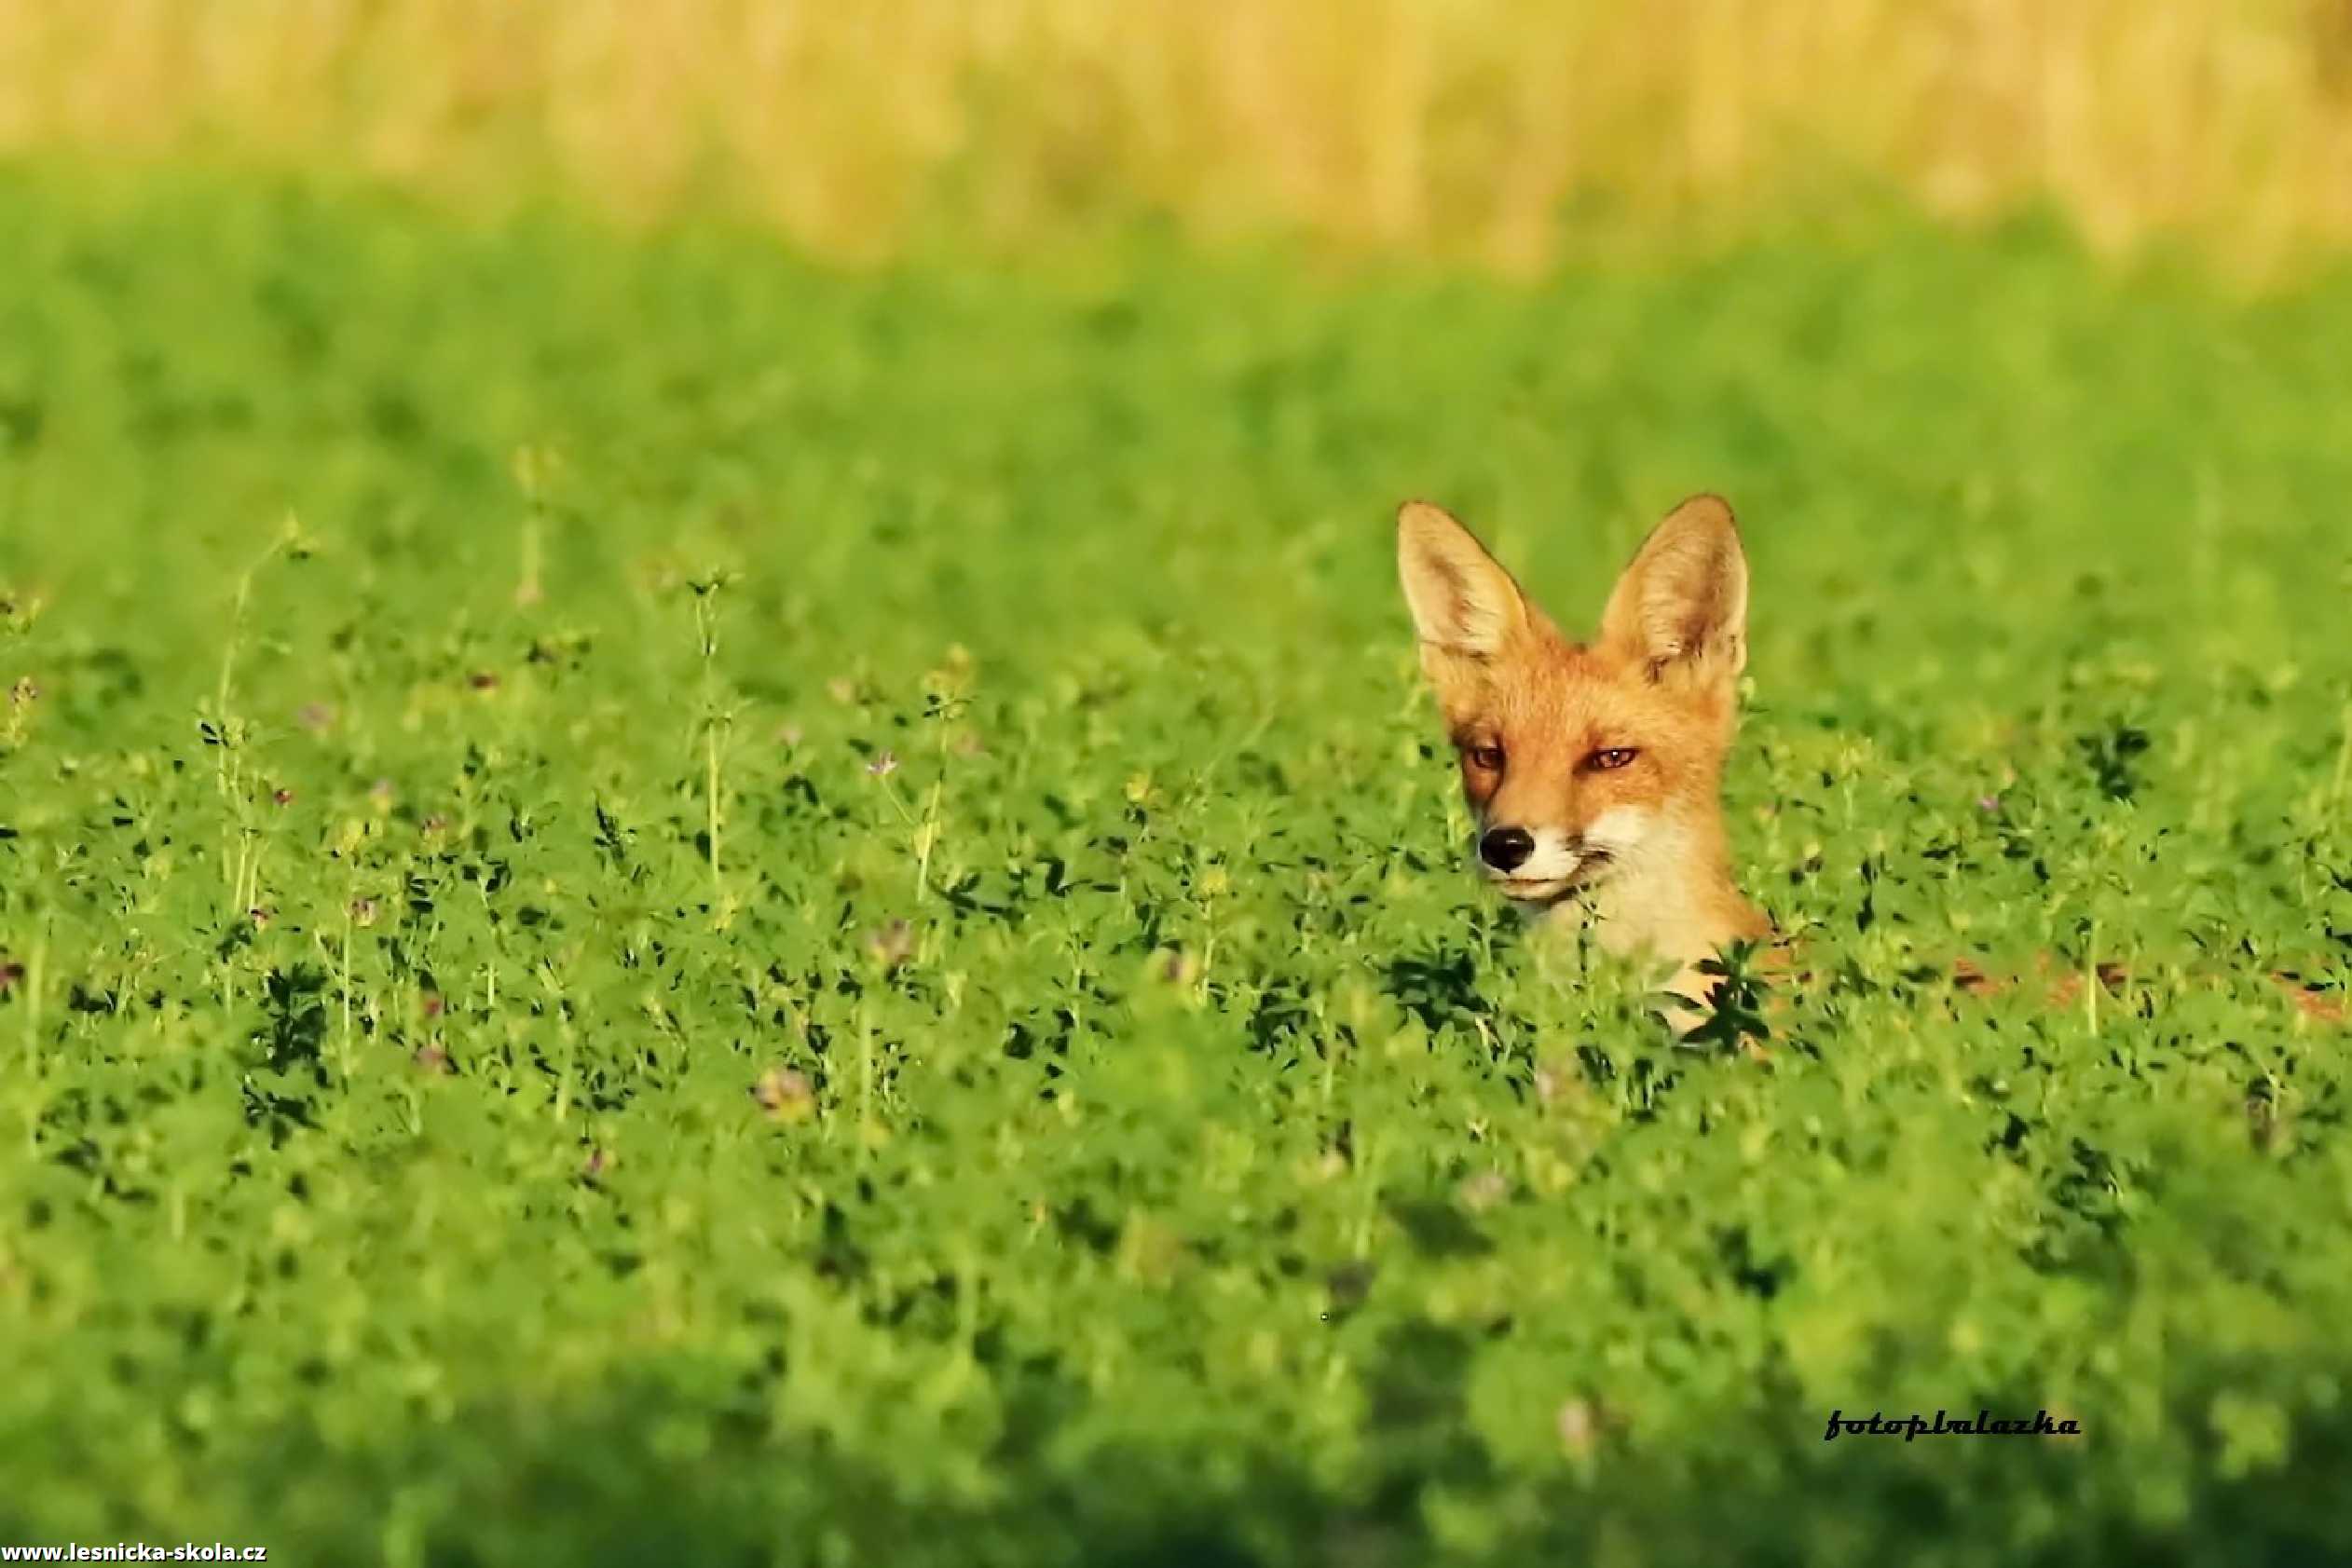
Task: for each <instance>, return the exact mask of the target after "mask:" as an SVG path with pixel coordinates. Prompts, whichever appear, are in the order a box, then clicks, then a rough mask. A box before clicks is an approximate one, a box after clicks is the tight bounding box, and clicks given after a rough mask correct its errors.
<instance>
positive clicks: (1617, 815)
mask: <svg viewBox="0 0 2352 1568" xmlns="http://www.w3.org/2000/svg"><path fill="white" fill-rule="evenodd" d="M1397 565H1398V573H1399V576H1400V578H1401V579H1402V583H1403V586H1404V594H1405V601H1406V604H1407V605H1408V607H1410V608H1411V610H1412V612H1413V622H1414V630H1415V634H1416V635H1417V636H1418V637H1419V639H1420V648H1421V667H1422V670H1423V671H1424V673H1426V675H1428V677H1429V684H1430V686H1431V688H1432V689H1433V690H1434V691H1435V693H1436V695H1437V700H1438V706H1439V708H1440V710H1441V712H1442V713H1443V716H1444V719H1445V725H1446V729H1447V733H1448V735H1449V737H1450V738H1451V739H1452V741H1453V743H1454V745H1455V749H1456V752H1457V753H1458V754H1459V757H1460V763H1461V772H1462V790H1463V793H1464V795H1465V796H1466V797H1467V798H1468V799H1469V801H1470V810H1471V812H1472V814H1473V815H1474V816H1475V818H1476V819H1477V823H1478V827H1479V833H1480V839H1481V848H1480V850H1479V852H1478V853H1479V856H1480V862H1481V865H1482V866H1483V867H1484V869H1485V870H1486V873H1487V878H1488V880H1489V881H1491V882H1493V883H1495V884H1496V885H1497V887H1498V889H1499V890H1500V891H1501V892H1502V893H1505V894H1506V895H1508V896H1510V897H1511V898H1513V899H1516V900H1517V901H1518V902H1519V903H1520V904H1521V905H1522V906H1523V907H1525V908H1527V909H1528V910H1529V911H1530V912H1531V913H1533V914H1535V915H1537V916H1538V917H1539V918H1542V919H1545V920H1579V921H1588V922H1590V923H1591V924H1592V926H1593V930H1594V932H1595V934H1596V935H1597V936H1598V938H1599V940H1600V943H1601V946H1602V947H1603V948H1605V949H1607V950H1608V951H1611V952H1615V953H1620V954H1627V955H1647V956H1649V957H1652V958H1655V959H1660V960H1665V961H1671V962H1673V963H1674V964H1675V965H1676V966H1677V969H1676V972H1675V976H1674V979H1673V980H1672V981H1671V982H1670V985H1669V989H1671V990H1673V991H1675V992H1676V993H1677V994H1679V995H1680V996H1682V997H1684V998H1686V999H1688V1000H1689V1001H1690V1002H1699V1003H1703V1002H1705V1001H1706V1000H1707V999H1709V998H1710V997H1711V996H1712V995H1713V993H1714V990H1715V986H1716V980H1715V978H1714V977H1713V976H1711V975H1707V974H1706V973H1705V972H1704V971H1702V969H1701V968H1700V967H1699V965H1700V964H1701V963H1702V962H1703V961H1705V960H1706V959H1707V958H1708V957H1710V956H1711V955H1713V954H1715V953H1717V952H1719V951H1720V950H1721V949H1722V948H1724V947H1725V946H1726V945H1727V944H1729V943H1731V942H1734V941H1741V940H1753V939H1759V938H1763V937H1767V936H1770V935H1771V934H1772V928H1771V922H1770V921H1769V920H1767V919H1766V918H1765V917H1764V915H1763V914H1762V913H1761V912H1760V911H1758V910H1757V908H1756V907H1754V906H1753V905H1751V904H1749V903H1748V902H1747V900H1746V899H1744V898H1743V897H1742V896H1741V894H1740V891H1739V889H1738V887H1737V886H1736V885H1734V883H1733V881H1732V878H1731V871H1730V853H1729V850H1728V847H1727V844H1726V840H1725V835H1724V826H1723V807H1722V780H1723V766H1724V760H1725V758H1726V757H1727V756H1728V755H1729V753H1730V746H1731V739H1732V734H1733V730H1734V729H1735V727H1736V724H1737V718H1738V712H1737V709H1738V702H1737V699H1738V680H1739V675H1740V672H1741V670H1742V669H1743V667H1744V666H1745V663H1746V659H1747V643H1746V637H1747V562H1746V558H1745V556H1744V554H1743V552H1742V550H1741V547H1740V536H1739V529H1738V526H1737V525H1736V524H1735V523H1734V522H1733V520H1732V516H1731V509H1730V507H1729V506H1728V505H1726V504H1725V503H1724V502H1723V501H1722V499H1721V498H1717V497H1715V496H1695V497H1693V498H1690V499H1689V500H1687V501H1685V502H1683V503H1682V505H1680V506H1678V507H1676V508H1675V510H1674V511H1673V512H1671V513H1669V514H1668V516H1667V517H1666V519H1665V521H1663V522H1661V524H1659V525H1658V526H1657V527H1656V528H1655V529H1654V530H1652V532H1651V533H1650V536H1649V538H1648V540H1647V541H1646V542H1645V543H1644V544H1643V545H1642V548H1641V550H1640V552H1638V553H1637V554H1636V555H1635V556H1634V560H1633V562H1632V564H1631V565H1629V566H1627V567H1626V568H1625V570H1624V572H1623V574H1622V575H1621V576H1620V578H1619V579H1618V580H1617V584H1616V586H1615V587H1614V588H1613V589H1612V590H1611V591H1610V593H1609V598H1608V604H1607V608H1606V609H1604V611H1603V612H1602V616H1601V627H1600V631H1599V633H1598V634H1597V635H1596V636H1594V637H1593V639H1592V640H1591V641H1589V642H1579V641H1575V640H1573V639H1571V638H1569V637H1567V636H1566V635H1564V634H1562V633H1561V632H1560V630H1559V628H1558V627H1556V626H1555V625H1553V624H1552V621H1551V620H1550V619H1548V618H1547V617H1546V616H1545V615H1544V614H1543V612H1542V611H1541V610H1539V609H1538V608H1537V607H1535V605H1534V604H1533V603H1532V602H1531V601H1530V600H1529V599H1528V598H1527V596H1526V595H1525V593H1524V592H1522V590H1521V589H1520V587H1519V584H1518V583H1517V581H1515V580H1514V579H1512V577H1511V574H1510V573H1509V572H1507V571H1505V570H1504V569H1503V567H1502V566H1500V565H1499V564H1497V562H1496V560H1495V558H1494V557H1493V556H1492V555H1490V554H1488V553H1487V552H1486V550H1485V547H1484V546H1483V545H1481V544H1480V543H1479V542H1478V540H1477V539H1475V538H1473V537H1472V536H1471V534H1470V530H1469V529H1467V528H1465V527H1463V526H1462V525H1461V524H1459V523H1457V522H1456V521H1455V520H1454V519H1453V518H1452V517H1451V516H1449V515H1448V514H1447V513H1446V512H1444V511H1442V510H1440V509H1439V508H1437V507H1434V506H1431V505H1429V503H1428V502H1426V501H1408V502H1406V503H1405V505H1404V506H1403V507H1402V509H1400V511H1398V514H1397ZM1511 829H1516V830H1520V831H1522V832H1524V833H1525V834H1526V835H1527V836H1528V837H1529V843H1528V845H1527V846H1526V848H1525V852H1524V855H1523V856H1517V857H1514V855H1512V854H1510V853H1506V854H1505V855H1504V857H1503V858H1504V859H1505V860H1507V861H1509V862H1510V864H1508V865H1501V864H1497V863H1496V861H1495V859H1494V856H1493V854H1492V852H1490V850H1489V848H1488V847H1487V845H1488V842H1489V840H1490V839H1491V838H1492V835H1493V834H1494V833H1495V832H1496V831H1497V830H1511ZM1797 967H1798V966H1797V962H1796V960H1795V958H1794V956H1793V955H1792V954H1791V953H1790V952H1789V950H1788V949H1787V948H1786V947H1785V944H1781V943H1775V944H1774V945H1773V946H1772V947H1771V948H1769V949H1768V950H1767V951H1766V952H1764V953H1763V954H1762V955H1761V956H1760V961H1759V968H1760V969H1761V971H1762V972H1763V973H1765V974H1767V975H1778V976H1780V977H1782V978H1789V977H1791V976H1792V975H1793V977H1794V978H1795V979H1796V981H1797V982H1798V983H1799V984H1802V983H1804V982H1805V981H1806V980H1807V979H1809V978H1810V976H1809V975H1803V974H1798V973H1796V970H1797ZM2093 973H2094V974H2096V975H2097V976H2098V978H2099V985H2100V987H2101V989H2105V990H2108V991H2118V990H2121V989H2123V988H2124V987H2125V986H2126V984H2127V983H2128V981H2129V979H2130V976H2129V975H2127V974H2126V971H2125V970H2124V969H2123V968H2122V967H2121V966H2119V965H2116V964H2113V963H2105V962H2102V963H2099V964H2098V965H2096V966H2095V968H2094V970H2093ZM1951 978H1952V982H1953V985H1954V988H1955V989H1957V990H1959V991H1961V992H1962V993H1963V994H1966V995H1970V996H1984V995H1990V994H1995V993H1998V992H2001V991H2004V990H2006V989H2009V987H2010V986H2011V985H2012V984H2014V983H2017V982H2016V981H2015V980H2013V979H2010V978H2006V977H2001V976H1996V975H1990V974H1988V973H1987V972H1986V971H1985V970H1984V969H1983V968H1982V967H1981V966H1980V965H1978V964H1977V963H1976V962H1975V961H1972V960H1969V959H1965V958H1963V959H1960V960H1958V961H1955V962H1954V963H1953V964H1952V966H1951ZM2036 978H2038V980H2039V981H2040V983H2041V985H2042V987H2043V989H2044V998H2045V1000H2046V1002H2047V1004H2048V1005H2049V1006H2050V1007H2051V1008H2053V1009H2063V1008H2067V1007H2070V1006H2075V1005H2079V1004H2081V1002H2082V1000H2083V976H2082V975H2081V974H2080V973H2078V972H2077V971H2075V970H2074V969H2072V968H2069V967H2064V966H2061V965H2059V964H2058V963H2057V962H2056V961H2054V960H2053V959H2052V958H2051V957H2050V955H2048V954H2046V953H2045V954H2042V955H2040V956H2039V958H2038V959H2037V961H2036ZM2270 978H2271V980H2272V981H2273V983H2275V984H2276V985H2277V986H2278V987H2279V988H2280V989H2282V990H2283V991H2285V992H2286V993H2287V995H2288V997H2289V998H2290V1000H2291V1001H2292V1002H2293V1003H2294V1005H2295V1007H2296V1008H2297V1009H2298V1010H2299V1011H2301V1012H2302V1013H2303V1014H2304V1016H2307V1017H2309V1018H2311V1019H2313V1020H2314V1021H2316V1022H2318V1023H2323V1024H2342V1023H2344V1022H2345V1004H2344V1002H2343V1000H2342V998H2341V997H2340V996H2338V995H2336V994H2334V993H2332V992H2330V991H2326V990H2322V989H2319V988H2318V987H2317V986H2315V985H2313V984H2311V983H2309V982H2307V981H2304V980H2303V979H2301V978H2300V977H2298V976H2296V975H2290V974H2285V973H2279V974H2274V975H2271V976H2270ZM1669 1016H1670V1018H1671V1020H1672V1021H1673V1022H1674V1024H1675V1027H1676V1028H1677V1029H1689V1028H1690V1027H1692V1026H1693V1025H1695V1024H1697V1023H1698V1022H1699V1021H1700V1019H1701V1015H1700V1014H1698V1013H1696V1012H1693V1011H1690V1010H1689V1009H1685V1008H1675V1009H1673V1010H1672V1011H1671V1012H1670V1014H1669Z"/></svg>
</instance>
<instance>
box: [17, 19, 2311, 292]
mask: <svg viewBox="0 0 2352 1568" xmlns="http://www.w3.org/2000/svg"><path fill="white" fill-rule="evenodd" d="M57 149H70V150H73V151H75V152H76V153H79V154H84V155H87V154H90V153H96V154H98V155H100V156H102V157H154V156H157V155H166V156H169V155H172V154H178V153H185V152H191V151H196V152H200V153H202V154H203V155H204V156H208V157H221V156H226V157H235V158H258V159H261V160H265V161H268V162H275V163H290V164H294V165H297V166H307V167H326V168H333V169H340V170H356V171H361V172H364V173H366V174H370V175H376V176H388V177H390V178H392V179H394V180H397V181H400V182H403V183H405V184H414V185H417V186H422V187H425V188H428V189H431V190H433V191H437V192H444V193H448V194H451V195H457V196H472V197H482V196H497V195H499V194H501V193H506V194H512V193H514V192H517V191H521V190H526V189H543V188H546V187H547V186H548V184H550V182H553V183H554V184H558V185H560V186H561V187H564V188H568V189H572V190H576V191H578V192H581V193H585V194H587V195H588V196H590V197H592V198H595V199H596V200H597V201H599V202H602V203H606V204H609V205H610V206H611V207H612V208H613V209H614V210H616V211H620V212H623V213H627V214H633V215H650V214H659V213H661V212H663V211H672V210H675V209H676V208H677V207H678V206H679V205H680V204H682V203H697V204H713V203H716V204H723V205H726V206H729V207H733V208H737V209H740V210H745V211H750V212H753V213H755V214H757V215H758V216H759V217H760V218H762V219H764V220H766V221H770V222H773V223H774V224H776V225H779V226H781V227H782V228H783V229H784V230H785V231H786V232H787V233H788V234H790V235H791V236H792V237H794V238H795V239H798V240H799V241H800V242H802V243H804V244H806V245H808V246H811V247H813V248H814V249H816V250H818V251H820V252H825V253H827V254H832V255H838V256H876V255H884V254H888V253H891V252H893V251H894V250H896V249H898V248H900V247H902V246H903V245H905V244H906V243H907V242H908V240H909V238H910V237H911V236H914V235H916V234H918V233H921V232H923V231H924V230H925V229H926V228H931V229H937V228H938V227H939V226H940V225H955V227H956V231H957V232H969V233H971V234H973V235H974V236H975V237H977V238H980V239H987V240H990V241H991V242H1001V241H1005V240H1012V241H1014V242H1022V241H1024V240H1026V239H1032V238H1033V237H1036V236H1038V235H1040V234H1049V233H1051V232H1054V231H1055V229H1056V227H1057V225H1060V224H1064V223H1067V222H1069V221H1072V220H1073V219H1085V218H1087V217H1091V216H1100V215H1101V214H1104V213H1106V212H1119V211H1133V210H1136V209H1149V210H1153V211H1163V212H1166V213H1169V214H1172V215H1173V217H1174V218H1175V219H1176V220H1177V222H1178V223H1179V224H1180V225H1183V227H1184V228H1186V229H1187V230H1190V231H1192V232H1195V233H1198V234H1206V235H1218V234H1230V233H1235V232H1247V231H1251V230H1257V229H1281V230H1288V231H1292V232H1295V233H1299V234H1304V235H1307V236H1310V237H1313V238H1315V239H1320V240H1326V241H1332V242H1335V243H1337V244H1339V245H1341V246H1343V247H1346V248H1349V249H1369V250H1374V251H1396V252H1436V253H1442V254H1447V255H1453V256H1470V257H1474V258H1477V259H1479V260H1482V261H1484V262H1488V263H1491V264H1494V265H1497V266H1504V267H1509V268H1525V267H1531V266H1539V265H1540V264H1542V263H1543V262H1544V261H1545V260H1546V259H1547V257H1548V256H1549V255H1551V254H1552V252H1554V249H1555V247H1556V246H1557V244H1558V242H1559V239H1560V234H1561V225H1560V221H1559V219H1560V214H1561V213H1562V212H1563V211H1566V210H1568V209H1569V208H1570V206H1571V204H1572V203H1576V202H1579V201H1582V202H1584V203H1586V204H1587V206H1586V210H1588V211H1590V210H1605V211H1608V212H1610V213H1613V214H1618V215H1620V216H1628V217H1630V218H1632V219H1633V220H1634V221H1636V222H1639V221H1641V220H1644V219H1648V218H1661V219H1667V220H1674V219H1678V218H1680V217H1683V216H1686V215H1688V214H1689V213H1692V212H1694V211H1729V212H1741V211H1751V212H1752V211H1769V210H1771V209H1772V208H1773V207H1774V206H1776V205H1778V204H1781V203H1784V202H1785V201H1786V200H1788V199H1791V198H1796V199H1800V200H1801V199H1803V198H1806V197H1807V195H1808V194H1809V193H1818V192H1819V191H1820V190H1822V189H1823V188H1824V187H1825V186H1827V185H1836V186H1840V187H1847V188H1865V187H1869V186H1879V187H1892V188H1894V189H1896V190H1899V191H1903V192H1907V193H1908V194H1909V195H1910V196H1911V197H1912V198H1915V199H1916V200H1917V201H1918V202H1919V203H1920V204H1921V205H1922V206H1924V207H1926V208H1927V209H1929V210H1931V211H1936V212H1940V213H1946V214H1954V215H1968V214H1976V213H1983V212H1987V211H1998V210H2000V209H2002V208H2003V207H2005V206H2009V205H2012V204H2014V203H2016V202H2017V201H2020V200H2023V199H2030V198H2038V197H2046V198H2052V199H2054V200H2055V201H2056V202H2057V203H2058V205H2060V206H2061V207H2062V208H2064V209H2065V210H2066V211H2068V212H2070V213H2071V214H2072V216H2073V218H2074V220H2075V221H2076V222H2077V223H2078V224H2079V225H2080V226H2081V227H2082V229H2083V230H2084V232H2085V234H2087V235H2088V236H2089V237H2090V238H2091V239H2093V240H2094V241H2095V242H2097V243H2099V244H2101V245H2106V246H2116V245H2127V244H2129V243H2131V242H2133V241H2135V240H2138V239H2142V238H2144V237H2146V236H2149V235H2151V234H2161V233H2175V232H2177V233H2184V234H2190V235H2194V236H2195V237H2196V238H2197V239H2199V241H2200V242H2203V243H2208V244H2210V245H2212V246H2214V247H2216V248H2217V249H2218V250H2219V252H2221V253H2222V254H2223V255H2224V256H2225V257H2226V258H2228V259H2232V260H2234V261H2236V262H2238V263H2241V264H2246V263H2250V264H2251V265H2254V266H2266V265H2269V264H2271V263H2274V262H2276V261H2277V260H2279V259H2281V258H2283V257H2286V256H2290V255H2292V254H2295V253H2297V252H2308V251H2309V250H2311V249H2312V248H2313V247H2315V246H2317V247H2323V248H2324V247H2329V246H2331V245H2335V244H2340V243H2341V242H2343V241H2344V240H2345V239H2347V238H2352V0H1792V3H1785V4H1766V3H1763V0H1591V3H1588V4H1570V3H1551V4H1546V3H1539V0H1282V3H1275V0H1127V3H1121V0H960V3H959V0H832V3H829V4H810V3H796V0H474V3H468V0H0V152H12V153H25V152H41V151H51V150H57Z"/></svg>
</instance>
